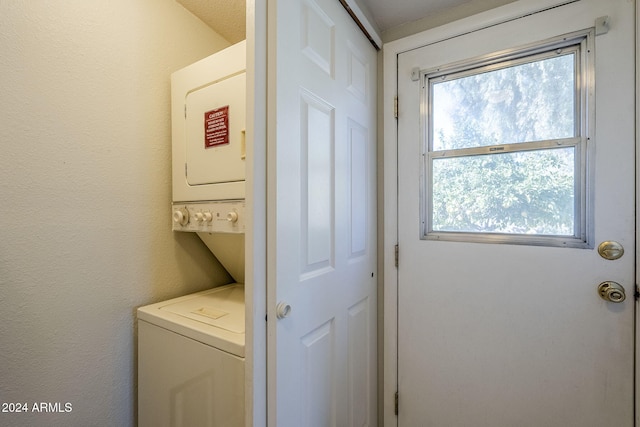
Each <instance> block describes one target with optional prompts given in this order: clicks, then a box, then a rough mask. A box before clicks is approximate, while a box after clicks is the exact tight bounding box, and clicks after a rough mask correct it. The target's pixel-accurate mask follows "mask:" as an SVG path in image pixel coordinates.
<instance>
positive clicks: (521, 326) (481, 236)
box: [307, 0, 635, 427]
mask: <svg viewBox="0 0 640 427" xmlns="http://www.w3.org/2000/svg"><path fill="white" fill-rule="evenodd" d="M530 3H531V4H533V3H535V2H530ZM634 15H635V10H634V4H633V2H632V1H628V0H609V1H600V0H583V1H577V2H570V3H569V4H566V5H564V6H559V7H555V8H551V9H548V10H545V11H542V12H539V13H533V14H528V15H526V16H524V17H521V18H517V19H512V20H509V21H508V22H504V23H501V24H498V25H493V26H489V27H488V28H485V29H482V30H474V31H471V32H465V29H464V28H460V31H459V34H464V35H461V36H458V37H451V38H448V39H446V40H444V41H440V42H437V43H432V44H430V45H428V46H424V47H422V48H419V49H414V50H411V51H407V52H405V53H401V54H399V55H398V98H399V119H398V164H399V167H398V183H399V185H398V188H399V190H398V198H399V201H398V206H399V207H398V240H399V248H400V250H399V253H400V262H399V269H398V341H399V344H398V391H399V415H398V423H399V425H400V426H402V427H414V426H434V427H446V426H455V427H460V426H474V427H489V426H490V427H512V426H519V427H523V426H531V427H540V426H545V427H566V426H576V427H577V426H580V427H587V426H592V427H602V426H616V427H625V426H627V427H630V426H633V425H634V306H635V303H634V292H635V281H634V274H635V271H634V268H635V266H634V264H635V253H634V250H635V248H634V246H635V244H634V238H635V237H634V221H635V220H634V179H635V178H634V167H635V166H634V165H635V163H634V162H635V153H634V139H635V130H634V103H635V93H634V92H635V91H634V78H635V74H634V73H635V70H634V54H635V52H634V25H635V23H634ZM605 17H607V18H605ZM599 18H602V19H599ZM467 22H470V21H467ZM412 74H413V75H412ZM606 241H615V242H617V243H619V244H620V245H621V246H622V247H623V248H624V254H623V255H622V257H620V258H618V259H613V260H610V259H605V257H615V256H617V255H620V254H619V253H618V254H617V255H616V250H615V246H614V245H610V246H609V248H608V249H607V248H605V249H604V250H603V251H602V252H603V254H602V255H601V254H600V253H599V250H598V247H599V245H600V244H601V243H602V242H606ZM607 282H616V283H618V284H619V285H621V286H622V287H623V288H624V290H625V291H626V300H624V301H622V302H619V301H616V300H619V299H621V297H622V294H621V292H620V291H617V290H614V289H613V286H614V285H613V284H612V283H607ZM601 283H606V285H605V287H604V289H602V295H600V294H599V292H598V291H597V288H598V286H599V285H600V284H601ZM607 298H608V299H609V300H607ZM332 326H333V324H332V323H330V322H329V323H325V324H323V327H324V328H325V329H316V330H315V331H314V333H315V334H316V335H310V336H309V337H307V339H308V340H311V341H313V340H314V339H316V340H319V339H320V338H319V337H320V336H321V335H322V333H323V332H321V331H329V330H331V328H332Z"/></svg>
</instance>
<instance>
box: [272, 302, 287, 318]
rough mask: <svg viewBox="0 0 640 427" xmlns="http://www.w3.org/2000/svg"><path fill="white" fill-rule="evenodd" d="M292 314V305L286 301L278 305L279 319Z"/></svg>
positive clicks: (277, 314) (277, 313) (277, 315)
mask: <svg viewBox="0 0 640 427" xmlns="http://www.w3.org/2000/svg"><path fill="white" fill-rule="evenodd" d="M290 314H291V306H290V305H289V304H287V303H286V302H284V301H281V302H279V303H278V305H276V317H277V318H278V319H284V318H285V317H289V315H290Z"/></svg>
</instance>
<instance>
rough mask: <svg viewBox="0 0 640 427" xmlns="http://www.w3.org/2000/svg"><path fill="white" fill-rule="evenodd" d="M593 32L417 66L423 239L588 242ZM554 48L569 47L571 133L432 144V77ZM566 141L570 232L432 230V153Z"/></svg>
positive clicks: (498, 65) (509, 149) (545, 54)
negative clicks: (462, 145) (570, 159)
mask: <svg viewBox="0 0 640 427" xmlns="http://www.w3.org/2000/svg"><path fill="white" fill-rule="evenodd" d="M593 39H594V32H593V29H588V30H584V31H579V32H575V33H570V34H566V35H563V36H560V37H556V38H553V39H549V40H545V41H542V42H540V43H535V44H532V45H527V46H523V47H520V48H516V49H510V50H507V51H502V52H497V53H493V54H490V55H485V56H482V57H477V58H472V59H470V60H466V61H463V62H457V63H453V64H448V65H445V66H441V67H438V68H435V69H429V70H421V71H420V81H421V85H420V87H421V103H422V109H421V114H420V127H421V135H422V162H421V163H422V165H421V190H420V193H421V194H420V199H421V200H420V208H421V212H420V217H421V238H422V239H423V240H445V241H462V242H482V243H507V244H521V245H535V246H554V247H571V248H593V244H594V243H593V234H594V225H593V197H592V194H593V182H594V181H593V166H592V165H593V156H594V140H593V135H595V129H594V123H595V117H594V81H595V79H594V60H593V55H594V43H593ZM558 49H564V50H568V49H569V50H571V51H574V52H575V59H574V61H575V91H574V93H575V102H574V109H575V115H574V117H575V130H574V137H571V138H562V139H553V140H547V141H535V142H518V143H513V144H501V145H493V146H483V147H473V148H466V149H456V150H440V151H433V150H432V136H431V133H432V126H431V123H430V120H431V117H432V116H431V99H430V97H431V92H432V87H433V84H432V83H430V82H432V81H433V80H434V79H436V78H441V77H443V76H451V75H455V78H460V77H466V76H469V75H474V74H478V73H479V72H487V71H492V70H496V69H503V68H506V67H509V66H513V65H520V64H523V63H526V62H531V61H535V60H540V59H546V58H551V57H553V56H554V55H555V53H554V52H555V51H556V50H558ZM562 147H572V148H574V149H575V164H574V182H575V188H574V197H575V199H574V232H573V235H571V236H565V235H562V236H555V235H540V234H531V235H530V234H511V233H489V232H486V233H485V232H458V231H455V232H454V231H435V230H433V218H432V209H431V204H432V202H431V200H432V199H431V198H432V180H431V174H432V171H431V169H432V164H433V160H434V159H435V158H440V159H441V158H452V157H459V156H477V155H489V154H497V153H500V154H502V153H514V152H522V151H533V150H546V149H552V148H562Z"/></svg>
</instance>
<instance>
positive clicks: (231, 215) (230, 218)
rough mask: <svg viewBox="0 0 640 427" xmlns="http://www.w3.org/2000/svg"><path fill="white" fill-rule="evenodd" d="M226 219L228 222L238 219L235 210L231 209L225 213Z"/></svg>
mask: <svg viewBox="0 0 640 427" xmlns="http://www.w3.org/2000/svg"><path fill="white" fill-rule="evenodd" d="M227 221H229V222H230V223H235V222H237V221H238V213H237V212H235V211H231V212H229V213H228V214H227Z"/></svg>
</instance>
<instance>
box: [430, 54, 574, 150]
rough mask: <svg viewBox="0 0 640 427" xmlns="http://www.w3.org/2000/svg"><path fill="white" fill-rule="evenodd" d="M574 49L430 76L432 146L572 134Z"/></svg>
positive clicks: (447, 147)
mask: <svg viewBox="0 0 640 427" xmlns="http://www.w3.org/2000/svg"><path fill="white" fill-rule="evenodd" d="M574 55H575V54H574V53H570V54H564V55H561V56H557V57H553V58H549V59H543V60H538V61H534V62H530V63H526V64H521V65H517V66H512V67H508V68H502V69H499V70H495V71H489V72H484V73H481V74H474V75H471V76H467V77H462V78H454V79H453V80H443V81H441V82H438V79H439V78H434V79H432V80H431V84H432V93H431V103H432V127H431V132H432V133H431V138H432V150H434V151H438V150H450V149H456V148H471V147H481V146H487V145H503V144H514V143H518V142H531V141H544V140H548V139H559V138H571V137H574V136H575V135H574V133H575V131H574V129H575V122H574V120H575V119H574V98H575V96H574V90H575V85H574Z"/></svg>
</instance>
